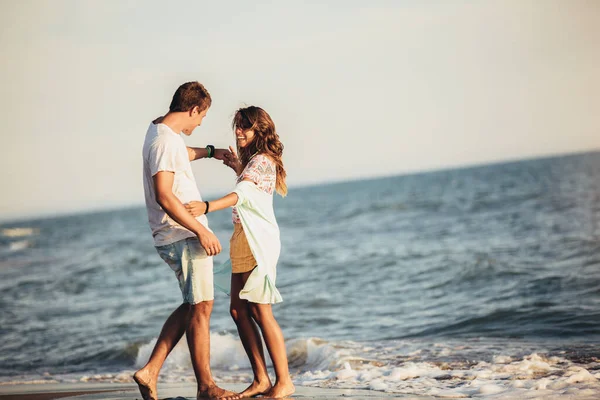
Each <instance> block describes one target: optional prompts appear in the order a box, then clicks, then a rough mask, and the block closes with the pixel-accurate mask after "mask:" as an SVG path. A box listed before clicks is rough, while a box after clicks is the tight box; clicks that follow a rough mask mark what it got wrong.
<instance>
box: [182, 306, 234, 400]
mask: <svg viewBox="0 0 600 400" xmlns="http://www.w3.org/2000/svg"><path fill="white" fill-rule="evenodd" d="M212 307H213V300H210V301H202V302H200V303H198V304H194V305H190V320H189V325H188V328H187V331H186V337H187V342H188V347H189V349H190V356H191V358H192V366H193V367H194V374H195V375H196V381H197V382H198V392H197V394H196V398H197V399H198V400H200V399H221V398H232V399H236V398H238V396H237V394H236V393H233V392H230V391H228V390H225V389H221V388H220V387H218V386H217V385H216V384H215V381H214V379H213V377H212V373H211V371H210V330H209V325H210V314H211V312H212Z"/></svg>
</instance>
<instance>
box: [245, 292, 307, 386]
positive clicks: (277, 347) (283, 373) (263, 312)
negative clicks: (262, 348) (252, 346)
mask: <svg viewBox="0 0 600 400" xmlns="http://www.w3.org/2000/svg"><path fill="white" fill-rule="evenodd" d="M249 305H250V311H251V313H252V318H253V319H254V320H255V321H256V323H257V324H258V326H259V327H260V330H261V332H262V334H263V338H264V339H265V344H266V345H267V350H268V351H269V355H270V356H271V360H272V361H273V366H274V367H275V376H276V381H275V386H273V388H272V389H271V390H269V391H268V392H267V393H266V394H265V396H266V397H271V398H283V397H287V396H291V395H292V394H293V393H294V391H295V390H296V388H295V387H294V383H293V382H292V378H291V377H290V371H289V368H288V360H287V353H286V350H285V343H284V340H283V332H281V328H280V327H279V324H278V323H277V321H276V320H275V317H274V316H273V311H272V309H271V305H270V304H257V303H249Z"/></svg>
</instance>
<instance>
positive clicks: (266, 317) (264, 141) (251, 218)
mask: <svg viewBox="0 0 600 400" xmlns="http://www.w3.org/2000/svg"><path fill="white" fill-rule="evenodd" d="M232 127H233V130H234V131H235V134H236V139H237V148H238V153H239V159H238V157H237V155H236V153H235V151H233V149H231V148H230V149H231V155H230V157H229V158H228V159H226V160H225V161H224V164H226V165H228V166H230V167H231V168H233V170H234V171H235V172H236V174H237V176H238V178H237V185H236V188H235V190H234V192H233V193H230V194H228V195H227V196H225V197H222V198H220V199H218V200H214V201H210V202H193V203H191V204H188V205H186V207H187V208H188V210H189V211H190V212H191V213H192V215H194V216H197V215H199V214H201V213H207V212H214V211H218V210H222V209H224V208H228V207H234V206H235V207H234V208H233V223H234V231H233V235H232V237H231V241H230V262H231V308H230V311H231V316H232V318H233V320H234V321H235V323H236V325H237V329H238V332H239V335H240V339H241V340H242V344H243V345H244V349H245V350H246V354H248V358H249V359H250V364H251V365H252V371H253V372H254V381H253V382H252V384H251V385H250V386H249V387H248V388H247V389H246V390H244V391H243V392H242V393H240V396H241V397H254V396H257V395H264V396H266V397H271V398H282V397H286V396H289V395H291V394H292V393H294V391H295V388H294V385H293V383H292V380H291V378H290V374H289V370H288V361H287V355H286V350H285V344H284V340H283V334H282V332H281V328H280V327H279V324H278V323H277V321H276V320H275V317H274V316H273V312H272V310H271V304H275V303H279V302H281V301H282V299H281V295H280V294H279V291H278V290H277V288H276V287H275V278H276V266H277V260H278V258H279V252H280V249H281V243H280V240H279V227H278V226H277V221H276V220H275V214H274V212H273V193H274V192H275V191H276V192H277V193H279V194H280V195H281V196H285V195H286V194H287V186H286V183H285V178H286V172H285V169H284V167H283V162H282V160H281V155H282V153H283V144H282V143H281V141H280V140H279V135H278V134H277V132H276V130H275V124H274V123H273V120H272V119H271V117H270V116H269V114H267V112H266V111H264V110H263V109H261V108H259V107H254V106H251V107H247V108H242V109H240V110H238V111H237V112H236V114H235V116H234V118H233V123H232ZM217 282H218V279H217V278H215V283H216V285H217V286H219V284H218V283H217ZM257 325H258V327H257ZM258 328H260V332H259V329H258ZM260 333H262V336H263V338H264V341H265V344H266V345H267V350H268V351H269V355H270V356H271V360H272V361H273V366H274V368H275V375H276V382H275V385H271V381H270V379H269V375H268V374H267V367H266V363H265V356H264V353H263V348H262V341H261V337H260Z"/></svg>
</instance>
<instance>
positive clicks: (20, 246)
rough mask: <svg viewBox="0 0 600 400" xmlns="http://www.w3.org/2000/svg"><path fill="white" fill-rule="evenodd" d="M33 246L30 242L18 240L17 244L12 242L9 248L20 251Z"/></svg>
mask: <svg viewBox="0 0 600 400" xmlns="http://www.w3.org/2000/svg"><path fill="white" fill-rule="evenodd" d="M29 246H31V243H30V242H29V241H28V240H18V241H16V242H12V243H11V244H10V246H9V248H10V250H11V251H19V250H23V249H26V248H28V247H29Z"/></svg>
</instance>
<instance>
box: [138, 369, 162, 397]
mask: <svg viewBox="0 0 600 400" xmlns="http://www.w3.org/2000/svg"><path fill="white" fill-rule="evenodd" d="M133 380H134V381H135V383H137V385H138V388H139V389H140V394H141V395H142V399H143V400H158V395H157V394H156V379H155V378H153V377H152V375H150V372H148V371H146V370H144V369H143V368H142V369H140V370H139V371H137V372H136V373H135V374H133Z"/></svg>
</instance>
